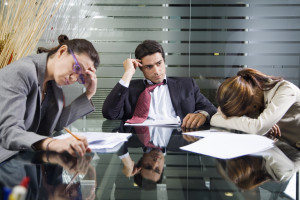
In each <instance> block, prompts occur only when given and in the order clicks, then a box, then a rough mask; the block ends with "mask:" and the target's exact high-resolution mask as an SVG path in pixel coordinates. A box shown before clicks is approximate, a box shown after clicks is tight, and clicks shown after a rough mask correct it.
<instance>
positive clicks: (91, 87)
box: [84, 67, 97, 99]
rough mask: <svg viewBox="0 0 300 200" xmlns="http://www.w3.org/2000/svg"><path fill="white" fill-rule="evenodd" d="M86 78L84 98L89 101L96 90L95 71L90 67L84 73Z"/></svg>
mask: <svg viewBox="0 0 300 200" xmlns="http://www.w3.org/2000/svg"><path fill="white" fill-rule="evenodd" d="M85 73H86V74H87V76H85V77H84V78H85V84H84V85H85V87H86V96H87V98H88V99H91V98H92V96H94V95H95V93H96V89H97V75H96V69H95V68H94V67H90V68H89V69H87V70H86V71H85Z"/></svg>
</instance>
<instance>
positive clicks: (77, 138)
mask: <svg viewBox="0 0 300 200" xmlns="http://www.w3.org/2000/svg"><path fill="white" fill-rule="evenodd" d="M64 129H65V130H66V131H67V132H68V133H70V134H71V135H72V136H73V137H74V138H75V139H76V140H78V141H81V139H80V138H79V137H78V136H76V135H75V134H74V133H72V132H71V131H70V130H69V129H68V128H66V127H64ZM86 151H87V152H91V149H90V148H88V147H87V148H86ZM82 156H83V155H82Z"/></svg>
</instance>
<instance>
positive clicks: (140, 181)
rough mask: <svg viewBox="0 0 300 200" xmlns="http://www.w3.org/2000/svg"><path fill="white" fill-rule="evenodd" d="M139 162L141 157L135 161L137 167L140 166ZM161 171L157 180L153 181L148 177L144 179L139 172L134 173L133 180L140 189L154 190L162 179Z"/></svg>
mask: <svg viewBox="0 0 300 200" xmlns="http://www.w3.org/2000/svg"><path fill="white" fill-rule="evenodd" d="M141 162H142V158H141V159H140V160H139V161H138V163H137V167H141ZM163 172H164V170H163V171H162V173H161V175H160V178H159V180H158V181H157V182H154V181H152V180H149V179H145V178H144V177H143V176H142V175H141V173H138V174H135V175H134V177H133V178H134V182H135V183H136V184H137V185H138V186H139V187H140V188H142V189H144V190H154V189H155V188H156V185H157V184H159V183H162V179H163Z"/></svg>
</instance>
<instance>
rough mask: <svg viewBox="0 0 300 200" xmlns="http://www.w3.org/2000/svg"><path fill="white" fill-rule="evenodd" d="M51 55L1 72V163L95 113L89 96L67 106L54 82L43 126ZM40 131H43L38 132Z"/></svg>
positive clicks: (17, 64)
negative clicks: (43, 91)
mask: <svg viewBox="0 0 300 200" xmlns="http://www.w3.org/2000/svg"><path fill="white" fill-rule="evenodd" d="M46 63H47V54H38V55H32V56H28V57H25V58H22V59H20V60H18V61H16V62H14V63H12V64H10V65H8V66H6V67H4V68H3V69H1V70H0V81H1V84H0V102H1V103H0V113H1V114H0V162H2V161H3V160H5V159H7V158H9V157H10V156H12V155H14V154H16V153H17V152H18V151H20V150H26V149H31V148H32V144H34V143H35V142H37V141H40V140H42V139H45V138H47V137H48V136H51V134H52V133H53V131H54V130H61V129H62V128H63V127H64V126H67V125H69V124H71V123H72V122H74V121H75V120H76V119H78V118H80V117H82V116H84V115H87V114H88V113H90V112H92V111H94V106H93V104H92V102H91V101H89V100H88V98H87V97H86V95H85V94H82V95H81V96H79V97H78V98H77V99H75V100H74V101H73V102H72V103H71V104H70V105H69V106H67V107H64V96H63V92H62V89H61V87H59V86H57V85H56V83H55V82H54V81H52V88H51V89H52V95H53V96H54V98H53V99H52V101H50V102H48V109H47V111H46V114H45V116H46V117H45V118H44V119H43V123H42V124H41V103H42V93H41V91H42V85H43V81H44V76H45V69H46ZM38 131H39V132H38Z"/></svg>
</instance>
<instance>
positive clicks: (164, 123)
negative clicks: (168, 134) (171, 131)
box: [124, 116, 181, 126]
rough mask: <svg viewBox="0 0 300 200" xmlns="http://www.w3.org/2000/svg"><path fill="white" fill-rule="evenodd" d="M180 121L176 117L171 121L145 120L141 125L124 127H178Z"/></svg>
mask: <svg viewBox="0 0 300 200" xmlns="http://www.w3.org/2000/svg"><path fill="white" fill-rule="evenodd" d="M180 124H181V120H180V117H179V116H177V118H172V119H156V120H153V119H147V120H145V121H144V122H143V123H138V124H129V123H125V124H124V125H125V126H180Z"/></svg>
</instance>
